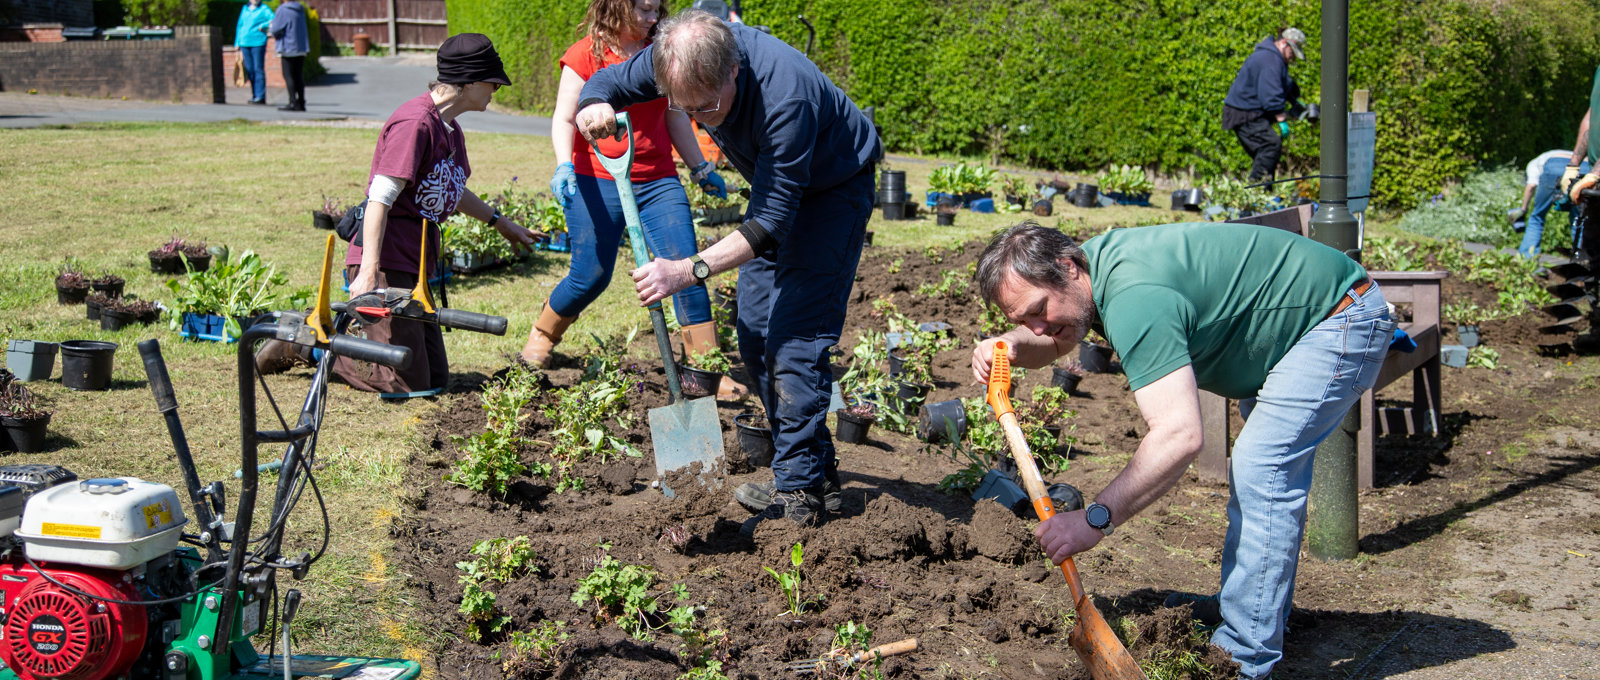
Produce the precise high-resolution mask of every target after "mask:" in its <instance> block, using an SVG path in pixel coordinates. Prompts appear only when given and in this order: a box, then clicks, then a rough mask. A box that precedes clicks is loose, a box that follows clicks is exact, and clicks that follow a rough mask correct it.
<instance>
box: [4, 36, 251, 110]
mask: <svg viewBox="0 0 1600 680" xmlns="http://www.w3.org/2000/svg"><path fill="white" fill-rule="evenodd" d="M216 33H217V31H216V29H213V28H212V27H210V26H179V27H177V29H176V30H175V31H174V32H173V39H172V40H74V41H70V42H59V43H19V42H8V43H0V91H4V92H27V91H28V90H38V91H39V92H40V93H41V94H56V95H60V94H65V95H72V96H75V97H127V98H128V99H143V100H149V101H183V102H216V103H221V102H222V96H223V79H222V76H223V68H222V67H223V61H222V45H221V38H220V37H219V36H218V35H216ZM230 65H231V64H230Z"/></svg>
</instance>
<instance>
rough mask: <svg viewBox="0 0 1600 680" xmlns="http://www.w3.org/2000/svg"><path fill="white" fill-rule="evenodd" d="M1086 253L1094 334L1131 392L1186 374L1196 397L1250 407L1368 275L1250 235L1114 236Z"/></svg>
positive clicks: (1263, 231)
mask: <svg viewBox="0 0 1600 680" xmlns="http://www.w3.org/2000/svg"><path fill="white" fill-rule="evenodd" d="M1083 250H1084V253H1085V254H1086V255H1087V256H1088V258H1089V283H1090V289H1091V291H1090V292H1091V293H1092V295H1093V297H1094V306H1095V308H1096V310H1097V311H1098V312H1099V313H1100V321H1101V324H1102V329H1101V332H1102V333H1103V334H1104V335H1105V336H1106V339H1108V340H1110V341H1111V346H1112V347H1114V348H1116V350H1117V353H1118V354H1120V355H1121V356H1122V367H1123V370H1124V372H1126V373H1127V375H1128V382H1129V384H1130V386H1131V387H1132V388H1133V389H1135V390H1137V389H1139V388H1141V387H1144V386H1145V385H1149V384H1150V383H1152V382H1155V381H1156V380H1158V379H1160V378H1162V377H1164V376H1166V375H1167V374H1169V373H1171V372H1173V371H1175V370H1177V369H1179V368H1182V367H1183V366H1184V365H1186V364H1192V365H1193V366H1194V374H1195V379H1196V381H1197V382H1198V383H1199V385H1200V388H1201V389H1203V390H1208V391H1211V392H1215V393H1216V394H1220V395H1222V396H1224V397H1228V398H1230V399H1243V398H1247V397H1253V396H1255V394H1256V392H1257V391H1259V390H1260V389H1261V384H1262V383H1263V382H1265V381H1266V379H1267V372H1268V371H1270V370H1272V367H1273V366H1274V365H1275V364H1277V363H1278V360H1279V359H1281V358H1283V355H1284V354H1286V353H1287V352H1288V351H1289V348H1290V347H1291V346H1293V345H1294V343H1295V342H1297V341H1299V339H1300V337H1301V336H1303V335H1305V334H1306V332H1307V331H1309V330H1311V329H1312V327H1314V326H1316V325H1317V324H1318V323H1321V322H1322V320H1323V319H1324V318H1326V317H1327V316H1328V312H1330V311H1333V307H1334V305H1336V304H1338V302H1339V297H1340V296H1341V295H1344V293H1345V291H1347V290H1350V287H1351V286H1353V285H1355V284H1357V283H1359V282H1361V280H1362V279H1364V278H1366V275H1367V273H1366V270H1364V269H1362V268H1361V265H1360V264H1358V263H1356V262H1355V261H1354V260H1351V259H1350V258H1349V257H1346V256H1345V255H1344V254H1343V253H1341V252H1339V251H1337V250H1334V249H1333V248H1330V247H1328V246H1325V245H1322V244H1320V243H1317V242H1316V241H1313V240H1311V239H1308V238H1305V237H1303V236H1298V235H1295V234H1292V233H1289V232H1286V231H1282V230H1279V229H1273V228H1271V227H1259V226H1254V225H1247V224H1216V223H1205V222H1200V223H1188V224H1169V225H1165V226H1156V227H1142V228H1132V229H1114V230H1112V231H1110V232H1109V233H1107V234H1105V235H1103V236H1097V237H1095V238H1092V239H1089V240H1088V241H1087V242H1085V243H1084V244H1083Z"/></svg>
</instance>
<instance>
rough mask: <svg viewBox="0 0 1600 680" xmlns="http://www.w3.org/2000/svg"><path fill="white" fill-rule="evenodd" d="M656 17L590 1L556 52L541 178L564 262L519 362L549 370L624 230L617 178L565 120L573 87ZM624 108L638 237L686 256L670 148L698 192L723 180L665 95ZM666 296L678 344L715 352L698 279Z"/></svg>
mask: <svg viewBox="0 0 1600 680" xmlns="http://www.w3.org/2000/svg"><path fill="white" fill-rule="evenodd" d="M665 14H666V8H665V3H664V2H661V1H660V0H594V1H593V2H591V3H590V4H589V11H588V14H587V15H586V16H585V17H584V24H583V26H584V29H585V31H586V33H587V35H585V36H584V37H583V38H581V39H579V40H578V41H577V42H575V43H573V44H572V46H571V47H568V48H567V51H566V53H565V54H563V55H562V56H561V82H560V84H559V85H558V86H557V91H556V109H555V114H554V116H553V117H552V123H551V132H550V140H551V143H552V145H554V146H555V152H556V158H557V159H558V160H559V161H561V162H560V164H559V165H557V166H556V172H555V175H554V176H553V177H552V178H551V179H550V192H551V193H553V194H555V196H556V199H557V200H559V201H561V206H562V208H563V210H564V212H565V213H566V218H567V234H568V237H569V239H570V241H569V242H570V244H571V248H572V261H571V265H570V268H569V269H568V270H567V276H566V277H565V278H563V279H561V281H560V282H559V283H557V284H556V287H555V290H553V291H552V292H551V293H550V298H549V300H547V301H546V302H545V304H544V307H543V309H541V310H540V312H539V317H538V319H537V320H536V321H534V324H533V330H532V331H531V332H529V334H528V341H527V343H526V344H525V345H524V346H523V348H522V359H523V360H524V361H527V362H528V363H530V364H534V365H537V366H540V367H548V366H549V365H550V363H551V361H552V359H553V351H554V349H555V346H556V345H557V344H559V343H560V342H561V339H562V337H563V336H564V335H565V334H566V331H567V328H568V327H569V326H571V325H572V322H573V321H576V320H577V318H578V314H580V313H581V312H583V310H584V308H586V307H588V306H589V304H590V303H592V302H594V301H595V299H596V298H598V297H600V294H601V293H602V292H604V291H605V289H606V286H607V285H609V284H610V283H611V273H612V269H613V267H614V266H615V265H616V261H617V248H618V246H619V245H620V244H621V242H622V234H623V231H624V230H625V229H626V228H627V224H626V222H625V221H624V218H623V213H622V202H621V199H620V198H619V197H618V195H617V184H616V180H615V179H613V178H612V177H611V174H610V173H608V172H606V170H605V168H602V167H600V161H599V159H597V158H596V157H595V151H594V148H593V147H591V146H590V145H589V143H588V142H586V141H584V138H583V136H582V135H580V134H578V130H577V128H576V127H575V126H574V125H573V115H574V114H575V113H576V112H577V110H578V94H579V93H580V92H581V91H582V90H583V86H584V83H586V82H588V80H589V78H591V77H593V76H594V74H595V73H596V72H598V71H599V70H601V69H603V68H606V67H608V66H611V65H613V64H619V63H622V62H623V61H626V60H627V59H628V58H629V57H632V56H633V55H635V54H638V53H639V51H640V50H643V49H644V48H645V47H646V46H648V45H649V44H650V42H651V40H652V39H653V37H654V35H655V27H656V22H657V21H658V20H659V19H661V18H662V17H663V15H665ZM626 110H627V112H628V114H629V118H630V120H632V121H633V129H632V130H631V133H632V135H633V154H634V155H633V171H632V173H631V175H632V177H631V178H630V179H631V180H632V181H633V193H634V196H635V200H637V202H638V207H639V221H640V223H641V225H642V226H643V228H644V234H645V239H646V240H648V241H649V246H650V250H651V252H653V253H655V254H656V255H657V256H659V257H666V258H672V259H683V258H688V257H689V256H691V255H694V254H695V252H696V247H695V238H694V221H693V219H692V218H691V217H690V214H689V196H688V194H687V193H686V192H685V191H684V188H683V185H682V184H681V183H679V181H678V170H677V165H676V164H675V163H674V162H673V160H672V149H674V148H676V149H677V150H678V155H679V156H681V157H683V160H684V163H685V164H686V165H688V166H689V167H690V168H691V173H690V180H691V181H693V182H695V183H696V184H698V185H699V187H700V190H701V191H704V192H706V193H708V194H713V195H715V196H717V197H719V198H727V196H728V191H727V186H726V184H724V182H723V180H722V177H721V176H720V175H718V174H717V172H716V170H715V169H714V168H713V167H712V166H711V163H709V162H707V161H706V160H705V158H704V157H703V155H702V154H701V153H700V147H699V145H698V144H697V143H696V141H695V137H694V130H693V129H692V128H691V127H690V124H689V117H688V116H687V115H685V114H684V113H683V112H682V111H674V110H670V109H668V108H667V100H666V98H665V97H656V98H654V99H651V100H648V101H642V102H639V103H636V104H634V105H632V106H630V107H628V108H627V109H626ZM597 144H598V145H599V147H600V150H601V152H602V153H604V154H605V155H606V156H608V157H611V158H616V157H618V156H621V155H623V154H624V153H626V152H627V150H628V142H627V141H626V140H621V141H618V140H614V139H599V140H597ZM672 302H673V305H672V307H673V311H674V312H675V313H676V314H677V317H678V323H679V324H680V325H681V326H682V327H683V343H684V347H685V348H686V349H685V351H686V352H688V353H699V352H705V351H707V350H710V349H715V348H716V347H717V331H716V328H715V326H714V325H713V323H712V321H711V302H710V298H709V297H708V295H707V293H706V287H705V285H704V284H702V283H698V282H697V283H695V284H694V285H692V286H689V287H687V288H685V289H683V290H682V291H679V292H678V293H677V294H676V295H675V296H673V299H672ZM748 393H749V390H747V389H745V387H744V386H743V385H740V384H739V383H738V382H736V381H734V380H733V379H732V378H730V377H728V376H723V378H722V385H721V386H720V387H719V388H718V390H717V396H718V397H720V398H723V399H732V398H736V397H739V396H742V395H744V394H748Z"/></svg>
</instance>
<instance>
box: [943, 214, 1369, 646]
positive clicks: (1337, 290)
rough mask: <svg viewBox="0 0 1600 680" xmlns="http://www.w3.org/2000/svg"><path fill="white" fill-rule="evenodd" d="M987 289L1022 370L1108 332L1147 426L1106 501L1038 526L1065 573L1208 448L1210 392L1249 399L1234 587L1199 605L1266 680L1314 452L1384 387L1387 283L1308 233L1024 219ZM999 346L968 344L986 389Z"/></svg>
mask: <svg viewBox="0 0 1600 680" xmlns="http://www.w3.org/2000/svg"><path fill="white" fill-rule="evenodd" d="M977 281H978V288H979V291H980V292H981V293H982V295H983V297H984V300H986V301H987V302H989V303H990V304H993V305H995V306H996V307H998V308H999V309H1000V310H1001V311H1003V312H1004V313H1005V314H1006V317H1007V318H1009V319H1011V320H1012V321H1014V322H1016V323H1017V324H1019V327H1018V328H1016V329H1013V330H1011V331H1010V332H1007V333H1005V334H1004V335H1002V336H1001V337H1000V339H1003V340H1005V341H1007V342H1008V343H1010V345H1011V347H1012V351H1011V360H1012V362H1013V363H1015V364H1016V365H1018V366H1022V367H1026V368H1039V367H1043V366H1045V365H1046V364H1049V363H1050V362H1051V361H1054V360H1055V359H1056V358H1057V357H1060V356H1063V355H1066V354H1067V353H1068V352H1070V351H1071V350H1073V349H1074V348H1076V347H1077V346H1078V343H1079V341H1081V340H1082V339H1083V337H1084V334H1085V333H1086V332H1087V331H1089V330H1090V329H1093V330H1095V331H1097V332H1099V333H1100V334H1102V335H1104V336H1105V337H1106V338H1107V339H1109V340H1110V341H1111V345H1112V347H1113V348H1114V349H1116V350H1117V353H1118V354H1119V355H1121V357H1122V364H1123V370H1124V372H1126V373H1127V376H1128V383H1129V386H1130V388H1131V389H1132V390H1133V398H1134V401H1135V402H1136V403H1137V404H1138V406H1139V411H1140V413H1141V414H1142V415H1143V416H1144V419H1145V422H1146V423H1148V424H1149V426H1150V430H1149V432H1148V433H1147V434H1146V435H1145V436H1144V439H1143V441H1141V442H1140V444H1139V449H1138V451H1137V452H1135V453H1134V455H1133V458H1132V460H1130V461H1129V462H1128V464H1127V466H1126V467H1124V468H1123V470H1122V472H1121V473H1119V474H1118V475H1117V477H1116V479H1114V480H1112V482H1111V483H1110V484H1108V485H1107V486H1106V488H1105V489H1103V490H1101V492H1100V493H1099V495H1098V496H1096V498H1095V501H1096V502H1095V503H1093V504H1091V505H1090V506H1089V507H1088V508H1086V509H1084V510H1079V511H1076V512H1069V513H1063V514H1060V515H1056V516H1055V517H1054V518H1052V519H1050V520H1049V521H1047V522H1044V523H1043V524H1041V525H1040V526H1039V529H1038V530H1037V531H1035V533H1036V534H1037V535H1038V537H1039V539H1040V542H1041V543H1043V544H1044V548H1045V552H1046V553H1047V554H1049V555H1050V559H1051V560H1052V561H1054V562H1056V563H1057V564H1059V563H1061V561H1063V560H1065V559H1066V558H1067V557H1069V556H1071V555H1073V554H1075V553H1079V552H1082V551H1084V550H1088V549H1090V548H1093V547H1094V546H1095V544H1097V543H1099V542H1100V539H1102V538H1104V537H1105V536H1108V535H1110V534H1111V531H1112V528H1113V527H1114V526H1115V525H1116V524H1121V523H1125V522H1127V521H1128V520H1129V519H1131V518H1132V517H1133V516H1134V515H1135V514H1137V513H1138V512H1139V511H1140V510H1142V509H1144V508H1145V506H1147V505H1149V504H1150V503H1151V502H1153V501H1155V500H1156V499H1157V498H1159V497H1160V496H1161V495H1162V494H1165V493H1166V492H1167V491H1168V490H1169V489H1171V488H1172V487H1173V486H1174V485H1175V484H1177V482H1178V478H1179V477H1181V476H1182V475H1183V472H1184V470H1185V469H1186V468H1187V467H1188V466H1189V463H1190V461H1192V460H1194V458H1195V456H1197V455H1198V454H1199V453H1200V445H1201V441H1202V438H1203V435H1202V432H1201V424H1200V402H1199V394H1198V390H1201V389H1204V390H1208V391H1211V392H1214V393H1216V394H1220V395H1222V396H1225V397H1229V398H1233V399H1239V400H1240V404H1239V405H1240V410H1241V411H1243V412H1244V414H1245V418H1246V421H1245V426H1244V428H1243V429H1242V430H1241V431H1240V433H1239V438H1238V439H1237V440H1236V441H1235V443H1234V447H1233V456H1232V459H1231V461H1230V467H1231V469H1230V477H1231V478H1232V483H1231V484H1229V493H1230V497H1229V501H1228V533H1227V538H1226V541H1225V543H1224V546H1223V553H1222V579H1221V590H1220V592H1219V595H1218V596H1215V597H1212V596H1207V597H1197V598H1194V599H1195V600H1197V602H1196V610H1197V611H1199V610H1202V609H1206V608H1210V609H1211V611H1213V612H1216V613H1215V614H1213V616H1220V625H1219V626H1218V628H1217V630H1216V633H1215V634H1213V636H1212V638H1211V641H1212V643H1213V644H1216V645H1217V646H1219V647H1222V648H1223V649H1226V650H1228V651H1229V652H1230V653H1232V654H1233V657H1234V659H1235V660H1236V661H1238V662H1239V664H1240V677H1244V678H1264V677H1267V676H1268V675H1269V674H1270V673H1271V672H1272V667H1273V665H1274V664H1276V663H1277V662H1278V660H1279V659H1281V658H1282V657H1283V628H1284V626H1283V623H1284V621H1285V620H1286V619H1287V618H1288V615H1289V607H1290V597H1291V595H1292V593H1293V585H1294V574H1295V566H1296V564H1297V561H1298V558H1299V548H1300V540H1301V537H1302V533H1303V528H1304V520H1305V508H1306V495H1307V491H1308V490H1309V489H1310V487H1311V459H1312V455H1313V453H1314V452H1315V450H1316V447H1317V444H1319V443H1320V442H1321V441H1322V440H1323V439H1325V438H1326V437H1327V436H1328V435H1329V434H1330V433H1332V432H1333V429H1334V427H1336V426H1337V425H1338V424H1339V422H1340V421H1341V420H1342V419H1343V418H1344V415H1345V413H1346V412H1347V411H1349V409H1350V408H1351V407H1352V406H1354V405H1355V404H1356V403H1358V402H1359V401H1360V398H1361V394H1362V393H1363V392H1365V391H1366V390H1367V389H1369V388H1370V387H1371V386H1372V384H1373V383H1374V382H1375V381H1376V380H1377V378H1378V369H1379V368H1380V367H1381V366H1382V365H1383V358H1384V355H1385V354H1386V353H1387V352H1388V348H1389V343H1390V340H1391V338H1392V335H1393V333H1394V327H1395V324H1394V323H1393V322H1392V321H1390V320H1389V311H1388V305H1387V304H1386V303H1385V302H1384V300H1383V295H1382V293H1380V292H1379V291H1378V287H1377V285H1376V284H1374V283H1373V282H1372V280H1371V279H1369V278H1367V273H1366V271H1365V270H1363V269H1362V268H1361V265H1359V264H1357V263H1356V262H1354V261H1353V260H1351V259H1350V258H1348V257H1345V256H1344V254H1342V253H1340V252H1339V251H1337V250H1334V249H1332V248H1329V247H1327V246H1324V245H1322V244H1319V243H1317V242H1315V241H1312V240H1310V239H1307V238H1303V237H1300V236H1297V235H1294V234H1290V233H1288V232H1284V231H1279V230H1277V229H1272V228H1268V227H1259V226H1253V225H1242V224H1208V223H1197V224H1171V225H1165V226H1157V227H1144V228H1138V229H1115V230H1112V231H1111V232H1109V233H1107V234H1105V235H1103V236H1099V237H1096V238H1093V239H1090V240H1089V241H1088V242H1086V243H1084V244H1083V246H1082V247H1079V246H1078V245H1077V244H1076V243H1074V242H1073V240H1072V238H1071V237H1069V236H1067V235H1066V234H1063V233H1061V232H1060V231H1057V230H1054V229H1047V228H1045V227H1041V226H1039V225H1038V224H1034V223H1032V222H1026V223H1023V224H1020V225H1017V226H1015V227H1012V228H1010V229H1008V230H1006V231H1005V232H1003V233H1001V234H1000V235H998V236H996V237H995V238H994V240H993V241H991V242H990V243H989V246H988V248H986V249H985V250H984V252H983V255H982V256H981V257H980V258H979V259H978V272H977ZM995 342H996V340H986V341H984V342H982V343H980V344H979V345H978V347H977V349H976V350H974V351H973V355H972V370H973V376H974V377H975V378H977V379H978V381H979V382H987V381H988V378H989V367H990V365H991V362H992V360H993V355H994V343H995Z"/></svg>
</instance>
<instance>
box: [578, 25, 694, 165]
mask: <svg viewBox="0 0 1600 680" xmlns="http://www.w3.org/2000/svg"><path fill="white" fill-rule="evenodd" d="M593 46H594V40H593V39H592V38H590V37H588V36H584V37H583V39H581V40H579V41H578V42H575V43H573V44H572V47H568V48H567V53H566V54H563V55H561V65H562V66H565V67H567V68H570V69H572V70H573V72H575V73H577V74H578V75H579V76H580V77H582V78H583V79H584V80H588V79H589V77H590V76H593V75H594V74H595V72H596V71H599V70H600V69H602V68H605V67H607V66H610V65H612V64H620V63H622V62H623V61H624V60H623V58H622V56H621V55H619V54H617V53H616V52H615V51H613V50H612V49H611V48H609V47H607V48H606V51H605V58H604V59H603V60H596V59H595V58H594V52H593ZM622 110H623V111H626V112H628V119H629V120H630V121H632V122H633V126H634V128H633V176H632V177H631V179H632V180H633V181H635V182H648V181H651V180H657V179H662V178H665V177H673V176H675V175H677V174H678V167H677V165H676V164H674V162H673V160H672V137H671V135H668V134H667V98H666V97H661V98H658V99H652V100H650V101H647V102H645V103H643V104H635V105H633V106H630V107H628V108H625V109H622ZM600 149H601V150H602V151H604V152H605V154H606V155H607V156H610V157H612V158H616V157H618V156H621V155H622V154H624V153H627V152H628V142H627V140H623V141H620V142H619V141H616V140H614V139H602V140H600ZM572 167H573V168H574V169H576V170H577V171H578V173H579V174H582V175H588V176H590V177H599V178H602V179H611V178H612V177H611V173H609V172H606V169H605V168H602V167H600V161H599V160H597V159H596V158H595V155H594V148H593V147H591V146H589V142H588V140H585V139H584V138H583V135H582V134H579V133H578V132H577V131H576V130H574V131H573V133H572Z"/></svg>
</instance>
